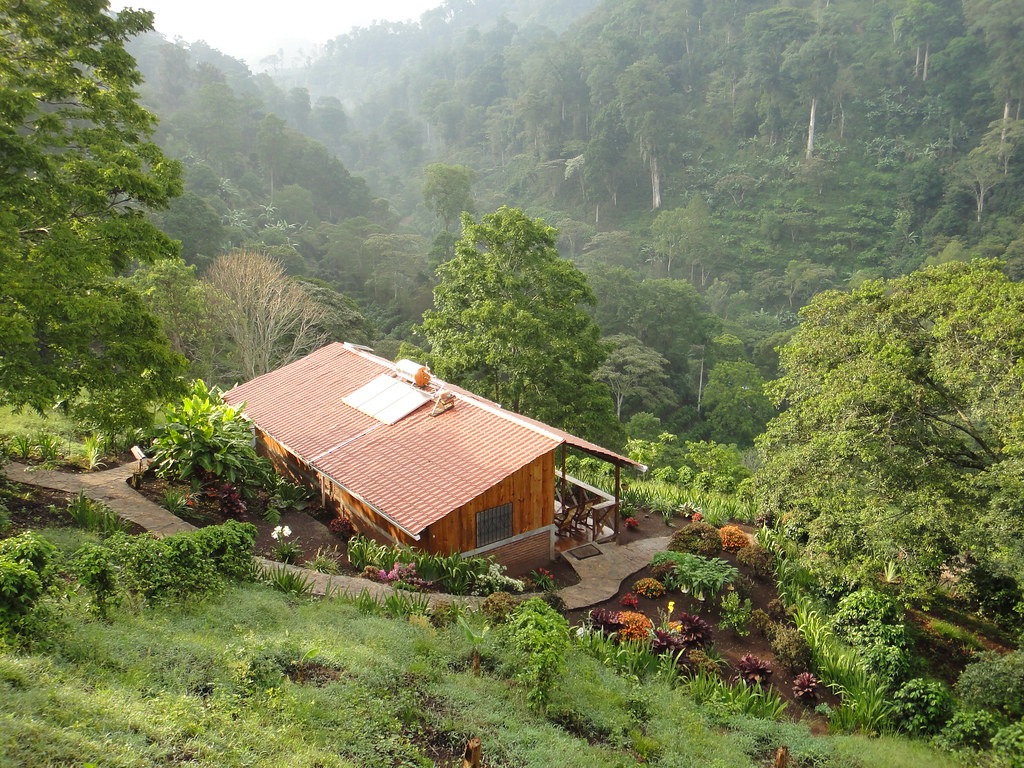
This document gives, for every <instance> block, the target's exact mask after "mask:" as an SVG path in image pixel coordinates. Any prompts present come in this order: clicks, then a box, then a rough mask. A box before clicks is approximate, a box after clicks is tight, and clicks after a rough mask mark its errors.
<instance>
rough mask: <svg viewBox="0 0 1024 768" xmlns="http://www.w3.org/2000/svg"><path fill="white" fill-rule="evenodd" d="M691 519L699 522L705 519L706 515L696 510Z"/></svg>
mask: <svg viewBox="0 0 1024 768" xmlns="http://www.w3.org/2000/svg"><path fill="white" fill-rule="evenodd" d="M690 519H691V520H693V522H695V523H699V522H700V521H701V520H703V519H704V515H702V514H701V513H700V512H694V513H693V517H691V518H690Z"/></svg>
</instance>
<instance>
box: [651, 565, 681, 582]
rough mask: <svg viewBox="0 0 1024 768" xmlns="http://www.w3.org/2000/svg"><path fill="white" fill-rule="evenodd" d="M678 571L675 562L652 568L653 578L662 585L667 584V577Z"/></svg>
mask: <svg viewBox="0 0 1024 768" xmlns="http://www.w3.org/2000/svg"><path fill="white" fill-rule="evenodd" d="M675 569H676V564H675V562H672V561H669V562H664V563H658V564H657V565H652V566H651V578H654V579H657V580H658V581H660V582H661V583H662V584H664V583H665V577H666V576H670V575H671V574H672V572H673V571H675Z"/></svg>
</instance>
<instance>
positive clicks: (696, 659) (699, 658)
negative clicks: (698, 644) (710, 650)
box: [687, 649, 719, 676]
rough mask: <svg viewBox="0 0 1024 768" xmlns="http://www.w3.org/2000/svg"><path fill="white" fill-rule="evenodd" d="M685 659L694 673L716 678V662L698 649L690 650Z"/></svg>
mask: <svg viewBox="0 0 1024 768" xmlns="http://www.w3.org/2000/svg"><path fill="white" fill-rule="evenodd" d="M687 659H688V661H689V664H690V666H691V667H692V668H693V670H694V672H696V673H697V674H701V673H703V674H706V675H713V676H717V675H718V672H719V669H718V662H716V661H715V660H714V659H712V658H711V657H710V656H708V655H707V654H706V653H704V651H701V650H699V649H696V650H692V651H690V652H689V653H688V654H687Z"/></svg>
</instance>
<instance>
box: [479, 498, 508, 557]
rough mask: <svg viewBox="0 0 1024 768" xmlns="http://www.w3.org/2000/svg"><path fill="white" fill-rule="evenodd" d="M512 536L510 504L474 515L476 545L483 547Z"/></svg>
mask: <svg viewBox="0 0 1024 768" xmlns="http://www.w3.org/2000/svg"><path fill="white" fill-rule="evenodd" d="M511 535H512V502H509V503H508V504H502V505H501V506H500V507H491V508H490V509H485V510H483V511H482V512H477V513H476V545H477V547H485V546H487V545H488V544H492V543H493V542H495V541H501V540H502V539H507V538H509V537H510V536H511Z"/></svg>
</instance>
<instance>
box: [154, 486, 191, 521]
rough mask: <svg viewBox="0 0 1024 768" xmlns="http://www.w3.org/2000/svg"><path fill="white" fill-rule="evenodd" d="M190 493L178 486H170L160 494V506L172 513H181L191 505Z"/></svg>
mask: <svg viewBox="0 0 1024 768" xmlns="http://www.w3.org/2000/svg"><path fill="white" fill-rule="evenodd" d="M189 497H190V494H188V493H186V492H185V491H182V490H180V489H178V488H168V489H167V490H165V491H164V492H163V493H162V494H161V495H160V506H161V507H163V508H164V509H166V510H167V511H168V512H170V513H171V514H172V515H180V514H182V513H183V512H184V511H185V510H186V509H188V506H189V503H188V502H189Z"/></svg>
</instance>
